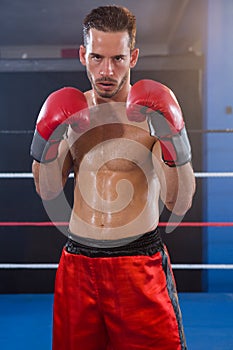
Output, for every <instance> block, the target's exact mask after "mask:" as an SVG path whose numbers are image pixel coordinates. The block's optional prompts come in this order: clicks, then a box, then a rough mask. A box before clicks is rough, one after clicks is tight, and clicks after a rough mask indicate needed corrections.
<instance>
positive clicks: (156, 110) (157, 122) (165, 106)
mask: <svg viewBox="0 0 233 350" xmlns="http://www.w3.org/2000/svg"><path fill="white" fill-rule="evenodd" d="M126 113H127V116H128V119H129V120H131V121H136V122H142V121H144V120H145V119H147V122H148V126H149V130H150V134H151V135H152V136H156V137H157V138H158V139H159V141H160V144H161V149H162V157H163V160H164V162H165V163H166V164H167V165H169V166H171V167H172V166H180V165H184V164H186V163H187V162H189V161H190V160H191V147H190V143H189V139H188V136H187V132H186V129H185V124H184V120H183V117H182V111H181V108H180V106H179V104H178V102H177V100H176V97H175V95H174V94H173V92H172V91H171V90H170V89H169V88H168V87H167V86H165V85H163V84H161V83H159V82H156V81H154V80H149V79H145V80H140V81H138V82H137V83H136V84H134V85H133V86H132V87H131V89H130V92H129V95H128V98H127V103H126Z"/></svg>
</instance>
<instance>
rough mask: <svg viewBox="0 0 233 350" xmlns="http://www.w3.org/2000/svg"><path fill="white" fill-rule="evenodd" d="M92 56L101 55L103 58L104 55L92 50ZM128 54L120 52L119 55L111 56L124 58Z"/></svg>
mask: <svg viewBox="0 0 233 350" xmlns="http://www.w3.org/2000/svg"><path fill="white" fill-rule="evenodd" d="M90 56H92V57H94V56H99V57H101V58H103V57H104V56H103V55H101V54H99V53H95V52H91V53H90ZM126 56H127V55H124V54H119V55H114V56H111V58H115V57H122V58H124V57H126Z"/></svg>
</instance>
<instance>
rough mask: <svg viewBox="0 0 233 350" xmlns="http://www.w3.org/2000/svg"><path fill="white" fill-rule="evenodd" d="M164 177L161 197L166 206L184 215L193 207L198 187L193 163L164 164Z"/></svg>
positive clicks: (175, 212) (177, 213) (179, 214)
mask: <svg viewBox="0 0 233 350" xmlns="http://www.w3.org/2000/svg"><path fill="white" fill-rule="evenodd" d="M162 167H163V172H164V178H165V179H163V186H161V198H162V200H163V202H164V204H165V205H166V207H167V208H168V209H169V210H170V211H172V212H173V213H174V214H176V215H178V216H182V215H184V214H185V213H186V212H187V211H188V210H189V209H190V207H191V205H192V200H193V195H194V193H195V189H196V183H195V176H194V173H193V169H192V166H191V163H186V164H185V165H182V166H179V167H174V168H173V167H172V168H171V167H169V166H167V165H163V166H162Z"/></svg>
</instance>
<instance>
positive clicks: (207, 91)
mask: <svg viewBox="0 0 233 350" xmlns="http://www.w3.org/2000/svg"><path fill="white" fill-rule="evenodd" d="M207 14H208V18H207V19H206V20H207V22H206V26H207V28H206V34H207V35H206V40H205V47H204V51H205V56H206V69H205V84H204V101H205V102H204V103H205V106H204V119H203V120H204V123H205V125H203V128H204V129H208V130H209V129H214V130H216V129H233V114H232V113H230V114H227V113H226V107H227V106H231V107H232V106H233V20H232V18H233V0H208V11H207ZM204 141H205V147H204V166H203V169H204V170H205V171H208V172H232V171H233V133H216V132H215V133H210V134H207V135H206V136H205V140H204ZM203 182H204V184H205V191H204V193H205V194H204V198H203V203H206V208H205V213H204V218H205V219H204V220H206V221H207V222H212V221H214V222H216V221H217V222H233V178H230V177H229V178H220V177H218V178H208V179H203ZM204 233H205V234H204V240H205V242H204V244H205V247H206V251H205V253H206V256H205V259H206V262H207V263H210V264H215V263H216V264H221V263H224V264H225V263H226V264H227V263H229V264H230V263H233V227H213V228H212V227H209V228H207V229H206V230H205V232H204ZM204 276H205V280H204V283H205V288H206V290H208V291H221V292H223V291H231V292H232V290H233V270H225V271H223V270H219V271H217V270H208V271H207V272H206V273H205V274H204Z"/></svg>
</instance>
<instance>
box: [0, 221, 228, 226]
mask: <svg viewBox="0 0 233 350" xmlns="http://www.w3.org/2000/svg"><path fill="white" fill-rule="evenodd" d="M68 225H69V223H68V222H66V221H56V222H51V221H41V222H37V221H31V222H30V221H28V222H27V221H18V222H17V221H0V226H68ZM158 226H162V227H163V226H185V227H232V226H233V222H160V223H159V225H158Z"/></svg>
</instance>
